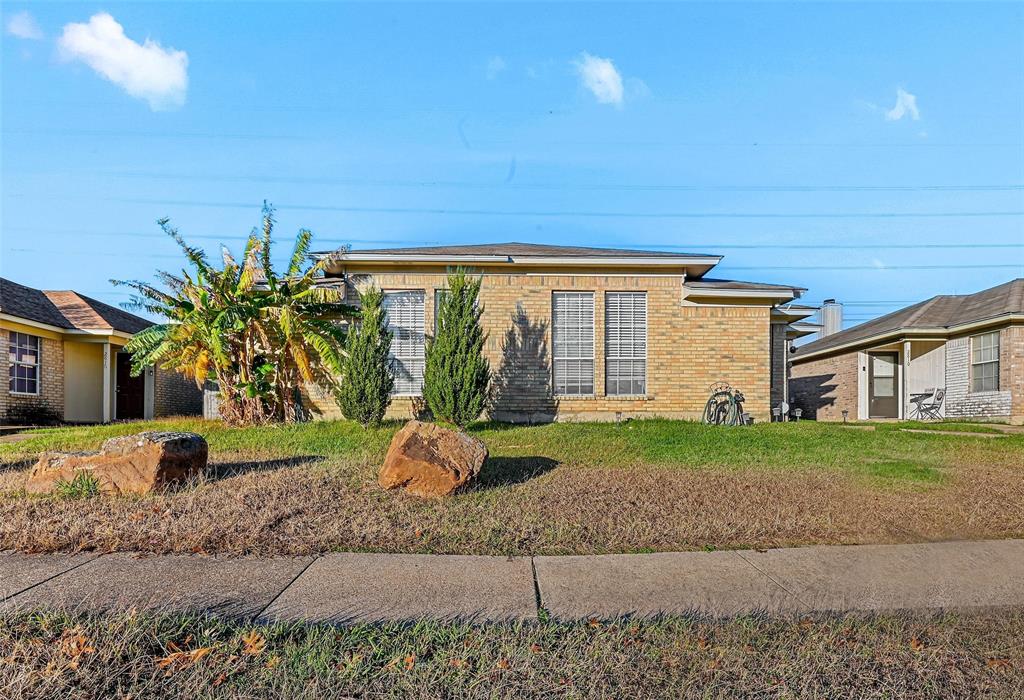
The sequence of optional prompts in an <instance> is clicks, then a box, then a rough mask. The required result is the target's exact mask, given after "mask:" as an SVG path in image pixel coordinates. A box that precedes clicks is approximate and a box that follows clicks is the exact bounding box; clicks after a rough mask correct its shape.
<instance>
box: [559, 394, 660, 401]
mask: <svg viewBox="0 0 1024 700" xmlns="http://www.w3.org/2000/svg"><path fill="white" fill-rule="evenodd" d="M554 398H555V399H556V400H558V401H653V400H654V395H653V394H647V395H644V394H639V395H629V396H619V395H617V394H615V395H611V394H606V395H604V396H598V395H597V394H585V395H571V394H569V395H567V394H555V396H554Z"/></svg>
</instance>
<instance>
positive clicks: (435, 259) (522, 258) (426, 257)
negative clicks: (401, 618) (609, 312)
mask: <svg viewBox="0 0 1024 700" xmlns="http://www.w3.org/2000/svg"><path fill="white" fill-rule="evenodd" d="M313 256H314V257H317V258H327V259H329V260H332V261H336V262H384V261H387V262H395V263H423V262H432V263H440V262H480V263H497V264H506V265H597V266H601V265H605V266H616V265H625V266H633V265H653V266H659V267H687V266H694V267H698V266H703V265H710V266H711V267H714V266H715V265H717V264H718V263H720V262H721V261H722V256H720V255H711V256H694V257H685V256H680V257H664V256H649V257H640V256H632V257H629V256H627V257H611V256H568V257H566V256H562V257H559V256H550V255H469V254H466V255H458V254H455V255H453V254H439V253H422V254H420V253H417V254H414V255H402V254H397V253H360V252H358V251H352V252H348V253H341V254H334V253H313Z"/></svg>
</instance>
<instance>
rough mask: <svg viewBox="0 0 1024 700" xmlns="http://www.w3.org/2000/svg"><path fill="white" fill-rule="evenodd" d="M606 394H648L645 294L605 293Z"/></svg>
mask: <svg viewBox="0 0 1024 700" xmlns="http://www.w3.org/2000/svg"><path fill="white" fill-rule="evenodd" d="M604 319H605V320H604V353H605V360H604V367H605V393H606V394H607V395H608V396H643V395H644V394H646V393H647V293H646V292H608V293H607V294H605V298H604Z"/></svg>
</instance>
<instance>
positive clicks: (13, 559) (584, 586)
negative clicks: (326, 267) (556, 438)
mask: <svg viewBox="0 0 1024 700" xmlns="http://www.w3.org/2000/svg"><path fill="white" fill-rule="evenodd" d="M38 606H59V607H63V608H71V609H82V610H89V611H108V610H115V609H131V608H135V609H140V610H141V609H155V610H162V611H193V612H195V611H198V612H207V613H211V614H217V615H222V616H228V617H239V618H254V619H259V620H268V621H269V620H281V621H290V620H307V621H315V622H331V623H341V624H347V623H356V622H377V621H402V620H415V619H436V620H466V621H510V620H536V619H537V617H538V613H539V609H540V608H543V609H545V610H547V611H548V613H549V614H550V615H551V617H553V618H555V619H559V620H578V619H587V618H590V617H599V618H608V617H615V616H618V615H627V614H629V615H637V616H641V617H645V616H655V615H660V614H667V613H703V614H708V615H712V616H728V615H735V614H739V613H746V612H767V613H770V614H779V615H799V614H804V613H808V612H815V611H881V610H899V609H912V610H922V609H964V608H977V607H999V606H1024V540H997V541H984V542H945V543H935V544H913V545H864V546H851V547H803V548H797V549H775V550H768V551H764V552H758V551H750V550H745V551H725V552H680V553H665V554H615V555H598V556H567V557H532V558H531V557H483V556H462V555H451V556H445V555H427V554H356V553H344V554H327V555H324V556H320V557H275V558H264V559H259V558H251V557H239V558H220V557H209V556H197V555H168V556H146V555H135V554H123V553H119V554H107V555H95V554H78V555H56V554H40V555H26V554H13V553H4V554H0V613H5V612H10V611H12V610H16V609H25V608H33V607H38Z"/></svg>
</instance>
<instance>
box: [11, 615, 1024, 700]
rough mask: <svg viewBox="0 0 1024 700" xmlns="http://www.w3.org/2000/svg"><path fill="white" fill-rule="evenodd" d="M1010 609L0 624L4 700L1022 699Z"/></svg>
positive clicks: (137, 618) (1023, 663) (30, 619)
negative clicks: (710, 616)
mask: <svg viewBox="0 0 1024 700" xmlns="http://www.w3.org/2000/svg"><path fill="white" fill-rule="evenodd" d="M1022 625H1024V613H1022V612H1021V611H1020V610H1001V611H996V612H984V613H972V614H967V613H964V614H959V615H939V616H922V615H907V614H887V615H879V616H869V617H858V616H852V615H847V616H817V617H808V618H805V619H802V620H778V619H770V618H762V617H744V618H737V619H730V620H722V621H708V620H700V619H693V618H686V617H673V618H666V619H661V620H648V621H636V620H613V621H609V622H603V623H580V624H556V623H551V622H540V623H534V624H514V625H482V626H473V625H468V624H447V623H445V624H442V623H419V624H416V625H408V626H398V625H381V626H375V625H361V626H356V627H347V628H331V627H325V626H318V625H309V626H298V625H291V626H285V625H273V626H263V625H254V624H250V623H232V622H226V621H218V620H210V619H205V618H201V617H183V616H166V617H150V616H142V615H124V614H116V615H107V616H99V617H92V616H68V615H65V614H61V613H42V614H34V615H21V616H18V617H14V618H0V697H4V698H11V699H12V700H14V699H15V698H18V699H21V698H25V699H28V698H40V699H41V698H65V697H75V698H112V697H121V698H126V697H133V698H135V697H138V698H189V699H191V698H199V697H219V698H238V699H239V700H241V699H242V698H257V697H280V698H342V697H373V698H403V699H408V698H431V699H433V698H598V697H601V698H605V697H606V698H748V697H749V698H773V699H775V698H778V699H779V700H781V699H783V698H796V697H806V698H858V699H865V698H878V699H881V698H921V699H922V700H926V699H927V700H930V699H931V698H981V697H984V698H1000V699H1001V698H1006V699H1009V698H1020V697H1022V695H1024V650H1022V648H1021V645H1020V630H1021V627H1022Z"/></svg>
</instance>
